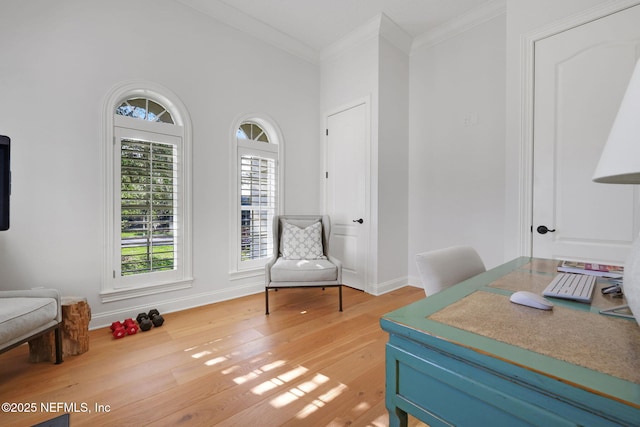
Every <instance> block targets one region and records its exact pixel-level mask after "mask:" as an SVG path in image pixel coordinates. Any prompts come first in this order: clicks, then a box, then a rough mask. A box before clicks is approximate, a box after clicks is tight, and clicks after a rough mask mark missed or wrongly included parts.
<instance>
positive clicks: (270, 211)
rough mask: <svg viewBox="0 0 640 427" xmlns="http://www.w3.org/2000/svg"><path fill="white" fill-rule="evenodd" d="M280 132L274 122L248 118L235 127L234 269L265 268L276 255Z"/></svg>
mask: <svg viewBox="0 0 640 427" xmlns="http://www.w3.org/2000/svg"><path fill="white" fill-rule="evenodd" d="M280 139H281V137H280V136H279V132H278V131H277V129H276V128H275V127H274V126H273V124H272V122H270V121H268V120H265V119H262V118H256V117H249V118H244V120H241V121H240V122H239V125H238V126H237V127H236V130H235V138H234V143H235V145H236V150H235V165H236V170H235V179H234V182H235V183H236V186H235V188H236V191H234V194H235V200H234V213H233V216H234V217H235V220H236V222H235V227H233V229H234V235H233V236H232V239H233V240H234V241H235V243H236V244H235V245H233V247H234V258H233V260H232V262H233V264H234V265H233V267H232V270H236V271H242V270H250V269H255V268H261V267H262V266H264V264H265V263H266V261H267V260H268V259H269V258H270V257H271V256H272V254H273V236H272V223H273V217H274V215H277V213H278V210H279V208H278V207H279V187H280V185H279V178H280V173H279V153H280V144H279V142H280Z"/></svg>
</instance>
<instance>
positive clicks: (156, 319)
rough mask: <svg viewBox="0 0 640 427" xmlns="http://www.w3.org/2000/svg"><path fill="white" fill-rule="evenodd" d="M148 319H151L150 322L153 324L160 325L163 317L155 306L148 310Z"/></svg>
mask: <svg viewBox="0 0 640 427" xmlns="http://www.w3.org/2000/svg"><path fill="white" fill-rule="evenodd" d="M149 319H151V323H153V326H155V327H156V328H157V327H160V326H162V324H163V323H164V317H162V316H161V315H160V312H159V311H158V310H156V309H155V308H154V309H152V310H151V311H149Z"/></svg>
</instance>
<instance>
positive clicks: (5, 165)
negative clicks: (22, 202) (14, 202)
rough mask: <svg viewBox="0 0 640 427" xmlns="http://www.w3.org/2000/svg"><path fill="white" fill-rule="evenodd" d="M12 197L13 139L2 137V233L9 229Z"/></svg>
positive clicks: (0, 163) (0, 186)
mask: <svg viewBox="0 0 640 427" xmlns="http://www.w3.org/2000/svg"><path fill="white" fill-rule="evenodd" d="M10 197H11V139H10V138H9V137H8V136H4V135H0V231H2V230H8V229H9V199H10Z"/></svg>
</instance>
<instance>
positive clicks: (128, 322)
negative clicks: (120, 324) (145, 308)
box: [124, 318, 138, 335]
mask: <svg viewBox="0 0 640 427" xmlns="http://www.w3.org/2000/svg"><path fill="white" fill-rule="evenodd" d="M124 330H125V331H126V332H127V334H128V335H134V334H135V333H136V332H138V325H137V324H136V322H135V320H133V319H131V318H129V319H125V321H124Z"/></svg>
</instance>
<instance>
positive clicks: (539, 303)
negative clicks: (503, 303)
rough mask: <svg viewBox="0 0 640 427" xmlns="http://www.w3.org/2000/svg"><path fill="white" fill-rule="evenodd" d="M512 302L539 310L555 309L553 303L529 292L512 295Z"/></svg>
mask: <svg viewBox="0 0 640 427" xmlns="http://www.w3.org/2000/svg"><path fill="white" fill-rule="evenodd" d="M509 300H510V301H511V302H514V303H516V304H520V305H526V306H527V307H533V308H539V309H540V310H551V309H553V303H552V302H551V301H549V300H548V299H546V298H544V297H543V296H542V295H538V294H534V293H533V292H529V291H518V292H514V293H513V294H511V298H509Z"/></svg>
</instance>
